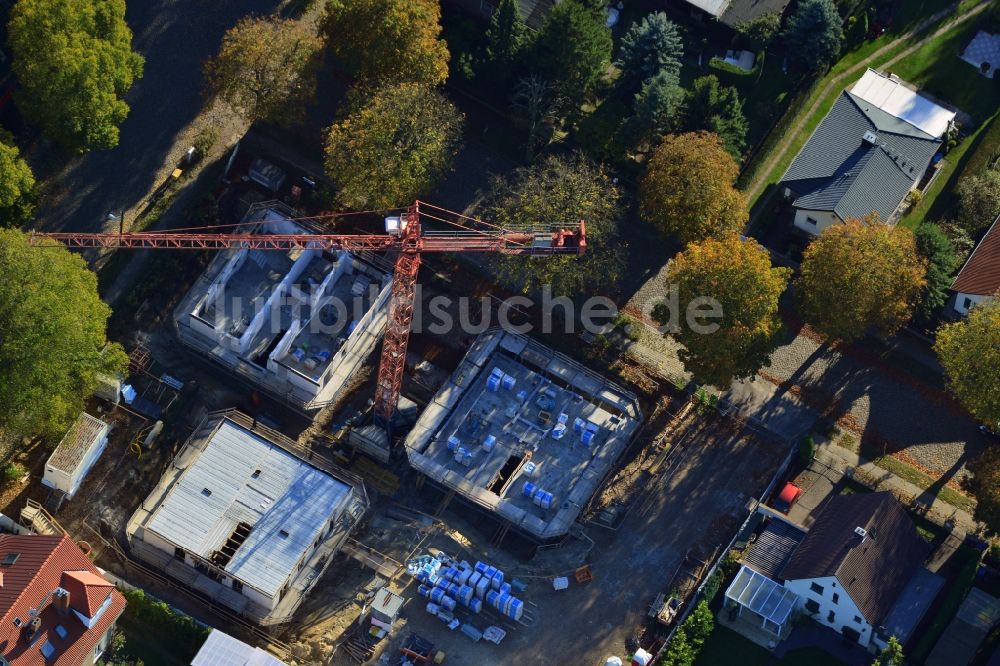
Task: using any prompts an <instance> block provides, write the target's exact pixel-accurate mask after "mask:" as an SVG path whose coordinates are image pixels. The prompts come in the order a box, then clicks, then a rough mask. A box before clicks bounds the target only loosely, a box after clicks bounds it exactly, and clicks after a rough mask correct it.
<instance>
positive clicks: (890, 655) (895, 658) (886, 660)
mask: <svg viewBox="0 0 1000 666" xmlns="http://www.w3.org/2000/svg"><path fill="white" fill-rule="evenodd" d="M872 666H903V646H902V645H900V644H899V641H898V640H896V637H895V636H890V637H889V642H888V643H886V646H885V649H883V650H882V651H881V652H879V653H878V656H877V657H875V660H874V661H872Z"/></svg>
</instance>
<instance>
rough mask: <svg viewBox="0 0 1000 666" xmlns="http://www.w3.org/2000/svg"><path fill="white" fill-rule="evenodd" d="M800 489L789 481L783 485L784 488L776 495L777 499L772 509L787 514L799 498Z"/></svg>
mask: <svg viewBox="0 0 1000 666" xmlns="http://www.w3.org/2000/svg"><path fill="white" fill-rule="evenodd" d="M801 495H802V488H799V487H798V486H797V485H795V484H794V483H792V482H791V481H789V482H788V483H786V484H785V487H784V488H782V489H781V492H780V493H778V497H777V498H775V500H774V508H775V509H777V510H778V511H780V512H781V513H785V514H787V513H788V512H789V511H791V510H792V505H793V504H795V502H796V501H797V500H798V499H799V497H801Z"/></svg>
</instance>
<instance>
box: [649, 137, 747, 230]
mask: <svg viewBox="0 0 1000 666" xmlns="http://www.w3.org/2000/svg"><path fill="white" fill-rule="evenodd" d="M738 173H739V168H738V167H737V166H736V162H734V161H733V158H732V156H731V155H730V154H729V153H727V152H726V149H725V148H724V147H723V145H722V141H721V140H720V139H719V137H718V136H717V135H715V134H710V133H709V132H691V133H688V134H676V135H670V136H667V137H665V138H664V140H663V143H661V144H660V146H659V147H658V148H657V149H656V152H655V153H654V154H653V157H652V158H651V159H650V160H649V164H648V166H647V169H646V173H645V174H644V175H643V177H642V179H641V180H640V182H639V212H640V214H641V215H642V217H643V218H644V219H646V220H648V221H649V222H652V223H653V224H655V225H656V226H658V227H659V228H660V229H662V230H663V231H664V232H666V233H671V234H674V235H676V236H677V237H678V238H679V239H680V241H681V242H682V243H690V242H692V241H697V240H702V239H705V238H709V237H722V236H726V235H728V234H730V233H733V232H739V231H741V230H742V229H743V227H744V226H745V225H746V222H747V217H748V215H747V206H746V198H745V197H744V196H743V194H742V193H741V192H740V191H738V190H737V189H736V188H734V187H733V181H735V180H736V176H737V175H738Z"/></svg>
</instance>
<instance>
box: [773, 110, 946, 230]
mask: <svg viewBox="0 0 1000 666" xmlns="http://www.w3.org/2000/svg"><path fill="white" fill-rule="evenodd" d="M865 132H873V133H874V134H875V135H876V141H875V144H874V145H872V144H871V143H868V142H866V141H864V139H863V138H862V137H863V136H864V135H865ZM940 145H941V141H940V140H937V139H934V138H932V137H931V136H930V135H929V134H927V133H926V132H923V131H921V130H919V129H917V128H916V127H914V126H913V125H911V124H909V123H907V122H906V121H903V120H900V119H898V118H895V117H893V116H892V115H890V114H888V113H886V112H884V111H882V110H881V109H878V108H876V107H874V106H872V105H870V104H868V103H867V102H865V101H864V100H862V99H860V98H858V97H856V96H855V95H853V94H851V93H849V92H846V91H845V92H844V93H842V94H841V95H840V97H838V98H837V101H836V102H835V103H834V105H833V108H831V109H830V112H829V113H828V114H827V115H826V117H825V118H824V119H823V121H822V122H821V123H820V124H819V127H817V128H816V131H815V132H814V133H813V135H812V136H811V137H809V141H808V142H806V145H805V146H803V148H802V150H801V151H800V152H799V154H798V155H796V156H795V159H794V160H793V161H792V164H791V166H789V167H788V170H787V171H786V172H785V175H784V176H783V177H782V179H781V181H782V185H783V186H786V187H788V188H790V189H791V190H792V192H794V193H795V195H796V197H797V198H796V199H795V201H794V203H793V205H794V206H795V207H796V208H802V209H807V210H830V211H834V212H836V213H837V215H839V216H840V217H841V218H842V219H847V218H851V217H853V218H862V217H864V216H865V215H868V214H869V213H871V212H872V211H875V212H876V213H878V215H879V217H881V218H882V219H883V220H887V219H888V218H889V217H890V216H891V215H892V213H893V211H895V210H896V207H897V206H899V204H900V202H901V201H902V200H903V198H904V197H905V196H906V193H907V192H909V191H910V189H911V188H912V187H913V183H914V181H916V180H917V179H918V178H919V177H920V176H921V175H922V174H923V173H924V171H925V170H926V169H927V167H928V166H929V165H930V162H931V158H932V157H934V154H935V153H936V152H937V150H938V147H939V146H940Z"/></svg>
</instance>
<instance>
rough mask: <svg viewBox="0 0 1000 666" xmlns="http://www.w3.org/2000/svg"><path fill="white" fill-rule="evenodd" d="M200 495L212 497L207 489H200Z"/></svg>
mask: <svg viewBox="0 0 1000 666" xmlns="http://www.w3.org/2000/svg"><path fill="white" fill-rule="evenodd" d="M201 494H202V495H204V496H205V497H211V496H212V491H211V490H209V489H208V488H202V489H201Z"/></svg>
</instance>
